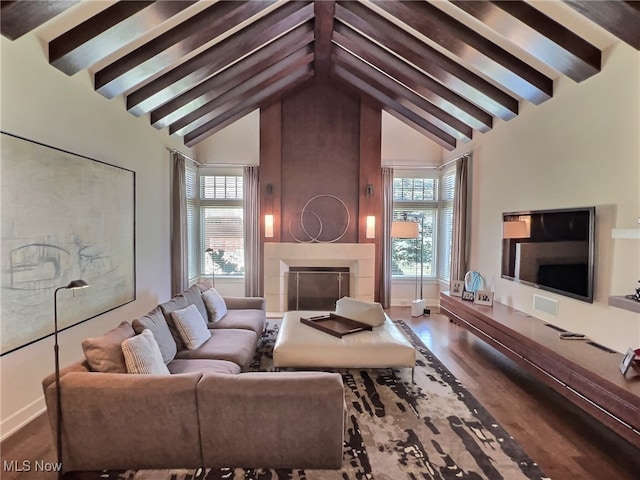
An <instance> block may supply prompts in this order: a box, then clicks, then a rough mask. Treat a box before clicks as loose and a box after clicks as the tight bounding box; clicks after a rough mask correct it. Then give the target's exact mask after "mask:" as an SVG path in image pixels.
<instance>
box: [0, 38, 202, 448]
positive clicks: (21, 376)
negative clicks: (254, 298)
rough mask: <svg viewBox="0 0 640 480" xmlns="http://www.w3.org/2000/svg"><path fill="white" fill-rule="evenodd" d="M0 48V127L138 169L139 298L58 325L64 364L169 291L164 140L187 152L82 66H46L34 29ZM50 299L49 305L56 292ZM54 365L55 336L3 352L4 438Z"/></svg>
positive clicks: (32, 409)
mask: <svg viewBox="0 0 640 480" xmlns="http://www.w3.org/2000/svg"><path fill="white" fill-rule="evenodd" d="M0 49H1V53H2V61H1V64H0V68H1V84H0V89H1V102H2V103H1V125H0V127H1V128H2V130H3V131H5V132H8V133H13V134H16V135H20V136H22V137H25V138H28V139H32V140H36V141H38V142H41V143H44V144H48V145H51V146H54V147H57V148H61V149H65V150H69V151H71V152H73V153H77V154H80V155H85V156H88V157H90V158H94V159H97V160H101V161H104V162H107V163H110V164H113V165H117V166H122V167H125V168H128V169H130V170H134V171H135V172H136V283H137V299H136V300H135V301H134V302H132V303H130V304H128V305H126V306H124V307H121V308H118V309H116V310H115V311H112V312H110V313H107V314H105V315H101V316H99V317H97V318H95V319H92V320H89V321H87V322H84V323H82V324H80V325H77V326H75V327H73V328H71V329H69V330H66V331H65V332H62V333H61V334H60V359H61V364H62V365H63V366H64V365H67V364H69V363H71V362H72V361H75V360H78V359H80V358H81V357H82V350H81V347H80V342H81V341H82V339H84V338H86V337H89V336H96V335H100V334H102V333H103V332H105V331H106V330H108V329H110V328H112V327H113V326H115V325H117V324H118V323H119V322H120V321H122V320H128V321H130V320H132V319H134V318H136V317H138V316H140V315H143V314H145V313H146V312H147V311H149V310H150V309H152V308H153V307H154V306H155V305H156V304H158V303H159V302H161V301H165V300H167V299H169V298H170V296H171V295H170V294H171V291H170V290H171V289H170V266H169V152H168V150H167V148H166V147H171V148H176V149H178V150H180V151H182V152H184V153H185V154H187V155H192V153H191V151H190V150H189V149H186V148H185V147H184V145H182V143H181V142H179V141H177V140H175V139H171V138H170V137H169V136H168V135H167V133H166V132H165V131H161V132H159V131H156V130H155V129H154V128H152V127H150V125H149V119H148V118H146V117H144V118H135V117H134V116H132V115H130V114H129V113H127V112H126V109H125V108H124V105H123V100H122V98H116V99H113V100H107V99H105V98H104V97H102V96H101V95H99V94H97V93H95V92H94V91H93V88H92V80H91V79H90V78H89V76H88V75H87V74H86V73H83V74H77V75H75V76H74V77H67V76H66V75H65V74H63V73H61V72H60V71H58V70H57V69H55V68H53V67H51V66H49V65H48V63H47V59H46V53H45V52H44V51H43V48H42V46H41V45H40V42H39V41H38V39H37V37H35V36H34V35H31V34H30V35H26V36H24V37H22V38H20V39H18V40H16V41H14V42H11V41H9V40H7V39H5V38H4V37H0ZM3 161H4V160H3ZM3 208H6V206H4V207H3ZM51 302H52V309H53V298H52V299H51ZM62 308H63V307H62ZM2 321H10V319H7V318H3V319H2ZM52 323H53V319H52ZM52 371H53V338H52V337H49V338H46V339H44V340H41V341H39V342H36V343H35V344H33V345H30V346H28V347H24V348H22V349H20V350H17V351H15V352H13V353H9V354H7V355H4V356H3V357H1V358H0V372H1V374H2V379H1V385H2V389H1V390H2V393H1V397H0V398H1V404H0V415H1V417H0V418H1V424H0V426H1V435H2V436H3V437H4V436H6V435H7V434H9V433H10V432H11V431H13V430H14V429H16V428H17V427H19V426H21V425H22V424H23V423H24V422H26V421H28V420H29V419H30V418H32V417H33V416H34V415H36V414H37V413H39V412H40V411H42V409H43V408H44V402H43V400H42V389H41V385H40V382H41V380H42V378H44V377H45V376H46V375H47V374H49V373H51V372H52Z"/></svg>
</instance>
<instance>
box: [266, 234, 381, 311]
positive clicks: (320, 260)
mask: <svg viewBox="0 0 640 480" xmlns="http://www.w3.org/2000/svg"><path fill="white" fill-rule="evenodd" d="M289 267H349V272H350V275H349V291H350V292H351V293H350V296H352V297H355V298H358V299H361V300H367V301H373V299H374V291H375V289H374V278H375V245H374V244H372V243H265V244H264V296H265V299H266V302H267V312H270V313H278V314H280V313H282V312H284V311H286V309H287V298H286V297H287V279H286V272H288V271H289Z"/></svg>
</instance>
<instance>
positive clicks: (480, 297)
mask: <svg viewBox="0 0 640 480" xmlns="http://www.w3.org/2000/svg"><path fill="white" fill-rule="evenodd" d="M473 303H475V304H476V305H486V306H488V307H493V292H489V291H486V290H478V291H477V292H476V295H475V298H474V299H473Z"/></svg>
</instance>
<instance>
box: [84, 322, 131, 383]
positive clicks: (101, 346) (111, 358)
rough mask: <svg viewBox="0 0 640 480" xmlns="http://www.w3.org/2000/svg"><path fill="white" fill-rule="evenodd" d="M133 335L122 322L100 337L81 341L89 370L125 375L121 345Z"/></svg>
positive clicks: (125, 323) (129, 328)
mask: <svg viewBox="0 0 640 480" xmlns="http://www.w3.org/2000/svg"><path fill="white" fill-rule="evenodd" d="M135 334H136V332H135V331H134V330H133V327H132V326H131V325H130V324H129V323H128V322H122V323H120V325H118V326H117V327H116V328H114V329H112V330H109V331H108V332H107V333H105V334H104V335H102V336H100V337H92V338H87V339H85V340H83V341H82V350H83V352H84V356H85V357H86V358H87V363H88V364H89V367H90V368H91V370H93V371H94V372H102V373H127V365H126V363H125V360H124V355H123V354H122V347H121V344H122V342H123V341H124V340H126V339H127V338H131V337H134V336H135Z"/></svg>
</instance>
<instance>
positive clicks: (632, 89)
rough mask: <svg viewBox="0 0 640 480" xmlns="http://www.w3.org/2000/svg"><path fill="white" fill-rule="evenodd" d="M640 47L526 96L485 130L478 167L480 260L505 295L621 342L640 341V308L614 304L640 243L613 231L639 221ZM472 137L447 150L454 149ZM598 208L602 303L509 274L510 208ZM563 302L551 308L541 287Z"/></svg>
mask: <svg viewBox="0 0 640 480" xmlns="http://www.w3.org/2000/svg"><path fill="white" fill-rule="evenodd" d="M638 132H640V53H639V52H638V51H636V50H634V49H633V48H631V47H629V46H627V45H625V44H618V45H616V46H614V47H612V48H610V49H608V50H605V52H604V56H603V70H602V72H601V73H599V74H597V75H595V76H594V77H592V78H590V79H588V80H586V81H584V82H582V83H580V84H576V83H574V82H573V81H571V80H568V79H566V78H563V79H561V80H559V81H558V82H556V85H555V92H554V97H553V98H552V99H551V100H549V101H547V102H544V103H542V104H541V105H539V106H533V105H531V104H524V105H521V112H520V114H519V116H518V117H517V118H514V119H513V120H510V121H508V122H499V123H498V124H497V125H495V127H494V129H493V130H491V131H490V132H487V133H486V134H484V135H483V134H477V135H476V138H475V140H474V144H473V159H472V163H471V168H472V170H473V175H472V187H471V188H472V192H471V218H472V220H471V265H470V267H471V268H472V269H475V270H478V271H479V272H481V273H482V274H483V275H484V276H485V277H486V279H487V282H488V283H489V285H490V287H491V288H492V289H493V290H495V293H496V299H497V300H498V301H500V302H502V303H506V304H509V305H512V306H514V307H515V308H518V309H520V310H523V311H525V312H527V313H529V314H532V315H534V316H536V317H538V318H542V319H543V320H545V321H548V322H551V323H554V324H557V325H560V326H562V327H564V328H566V329H568V330H573V331H579V332H583V333H585V334H587V335H588V336H589V337H591V338H592V339H594V340H595V341H597V342H600V343H602V344H604V345H607V346H609V347H611V348H613V349H616V350H618V351H621V352H622V351H626V349H627V347H631V346H633V347H634V348H637V347H638V346H639V345H640V315H638V314H633V313H631V312H628V311H625V310H621V309H616V308H611V307H608V306H607V301H608V297H609V295H622V294H627V293H631V292H632V291H633V289H634V288H635V287H636V285H637V281H638V279H640V242H638V241H637V240H612V238H611V229H612V228H637V227H638V225H637V223H636V222H637V219H638V216H639V215H640V140H639V138H640V137H639V136H638ZM468 149H469V146H465V147H464V148H461V149H460V150H459V151H457V152H452V153H450V154H449V153H448V154H447V155H446V157H447V158H454V157H455V156H457V155H458V154H460V153H462V152H464V151H467V150H468ZM592 205H595V206H596V208H597V233H596V241H597V245H596V269H595V276H596V278H595V302H594V304H593V305H591V304H588V303H584V302H580V301H577V300H573V299H569V298H567V297H563V296H559V295H554V294H550V293H547V292H544V291H539V290H536V289H534V288H531V287H527V286H523V285H518V284H515V283H513V282H510V281H507V280H503V279H501V278H500V249H501V240H500V237H501V214H502V212H505V211H518V210H528V209H546V208H562V207H577V206H592ZM534 293H539V294H542V295H544V296H547V297H550V298H553V299H556V300H557V301H558V302H559V313H558V315H557V316H551V315H548V314H544V313H541V312H539V311H537V310H534V309H533V305H532V302H533V294H534Z"/></svg>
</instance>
